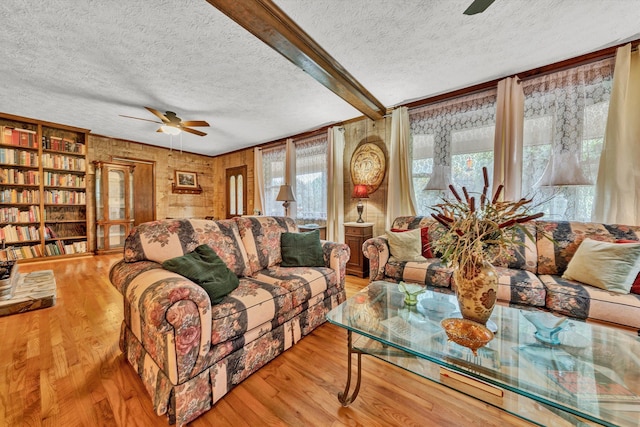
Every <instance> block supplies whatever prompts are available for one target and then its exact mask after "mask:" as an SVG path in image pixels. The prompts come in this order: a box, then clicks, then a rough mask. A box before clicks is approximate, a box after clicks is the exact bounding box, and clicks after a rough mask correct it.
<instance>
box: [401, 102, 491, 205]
mask: <svg viewBox="0 0 640 427" xmlns="http://www.w3.org/2000/svg"><path fill="white" fill-rule="evenodd" d="M495 114H496V90H495V89H491V90H487V91H483V92H479V93H476V94H472V95H467V96H463V97H459V98H454V99H450V100H446V101H442V102H438V103H434V104H430V105H426V106H424V107H419V108H416V109H412V110H411V111H409V121H410V128H411V149H412V158H413V162H412V170H413V187H414V190H415V198H416V203H417V206H416V208H417V211H418V213H419V214H421V215H428V214H429V213H430V212H431V210H430V207H431V206H433V205H434V204H436V203H439V202H440V200H441V197H443V196H446V195H448V194H449V190H448V189H447V186H448V184H450V183H453V184H454V185H456V187H457V188H460V186H463V185H464V186H465V187H466V188H467V189H468V190H469V191H470V192H481V191H482V187H483V184H484V178H483V175H482V167H483V166H486V167H487V169H488V171H489V177H490V178H491V177H492V176H493V145H494V131H495V122H496V118H495ZM434 181H437V184H436V185H433V183H434ZM430 183H431V185H430Z"/></svg>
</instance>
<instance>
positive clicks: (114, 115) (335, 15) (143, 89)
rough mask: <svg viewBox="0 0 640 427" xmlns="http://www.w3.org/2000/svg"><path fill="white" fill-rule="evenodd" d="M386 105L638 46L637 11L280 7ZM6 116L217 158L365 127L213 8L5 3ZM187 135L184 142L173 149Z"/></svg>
mask: <svg viewBox="0 0 640 427" xmlns="http://www.w3.org/2000/svg"><path fill="white" fill-rule="evenodd" d="M275 2H276V3H277V4H278V5H279V6H280V7H281V8H282V9H283V10H284V11H285V12H286V13H287V14H288V15H289V16H291V18H292V19H293V20H294V21H296V22H297V23H298V24H299V25H300V26H301V27H302V28H304V29H305V30H306V31H307V32H308V33H309V35H310V36H311V37H313V38H314V39H315V40H316V41H317V42H318V43H319V44H320V45H321V46H323V48H324V49H325V50H326V51H328V52H329V53H330V54H331V55H332V56H333V57H334V58H335V59H336V60H338V62H340V63H341V64H342V65H343V66H344V67H345V68H346V69H347V70H348V71H349V72H350V73H351V74H352V75H353V76H354V77H355V78H356V79H358V80H359V81H360V83H362V84H363V85H364V86H365V87H366V88H367V89H368V90H369V91H370V92H371V93H372V94H373V95H374V96H375V97H376V98H378V99H379V100H380V101H381V102H382V103H383V104H385V105H386V106H394V105H397V104H400V103H403V102H405V101H407V100H411V99H416V98H424V97H427V96H431V95H435V94H438V93H444V92H448V91H451V90H454V89H457V88H461V87H465V86H469V85H472V84H474V83H479V82H483V81H487V80H492V79H494V78H498V77H502V76H505V75H510V74H514V73H516V72H518V71H524V70H528V69H531V68H535V67H537V66H540V65H545V64H549V63H552V62H556V61H559V60H562V59H566V58H570V57H574V56H577V55H580V54H583V53H587V52H591V51H594V50H597V49H600V48H603V47H606V46H610V45H615V44H618V43H621V42H623V41H626V40H634V39H637V38H640V34H639V29H638V28H639V27H638V22H640V20H639V18H640V8H639V7H638V1H637V0H563V1H557V0H536V1H529V0H498V1H496V2H495V3H494V4H493V5H492V6H491V7H489V9H487V11H486V12H484V13H482V14H479V15H474V16H466V15H463V14H462V11H464V9H465V8H466V7H467V6H468V5H469V4H470V3H471V0H431V1H428V0H403V1H401V2H398V1H389V0H387V1H383V0H349V1H344V0H314V1H308V0H275ZM0 20H1V22H2V25H0V40H1V41H2V42H1V43H0V79H1V80H0V111H2V112H6V113H10V114H16V115H21V116H27V117H33V118H37V119H40V120H46V121H52V122H57V123H63V124H69V125H72V126H78V127H83V128H88V129H91V131H92V132H94V133H97V134H101V135H106V136H112V137H116V138H122V139H128V140H133V141H139V142H144V143H147V144H153V145H158V146H167V147H168V146H169V142H170V140H169V136H168V135H165V134H159V133H156V132H155V130H156V129H157V125H155V124H154V123H149V122H145V121H140V120H133V119H127V118H122V117H120V116H119V115H121V114H122V115H129V116H135V117H140V118H145V119H150V120H154V119H155V117H154V116H153V115H151V114H150V113H149V112H147V111H146V110H145V109H144V108H143V106H149V107H153V108H156V109H158V110H160V111H167V110H171V111H175V112H176V113H177V114H178V116H180V117H181V118H182V119H184V120H206V121H208V122H209V123H210V124H211V125H212V126H211V127H210V128H200V129H201V130H203V131H205V132H207V133H208V135H207V136H205V137H197V136H195V135H189V134H184V136H183V140H182V145H183V149H184V150H185V151H190V152H194V153H202V154H208V155H216V154H221V153H225V152H229V151H233V150H236V149H239V148H243V147H247V146H252V145H255V144H258V143H261V142H266V141H271V140H274V139H278V138H282V137H286V136H289V135H293V134H296V133H300V132H304V131H307V130H310V129H314V128H317V127H320V126H322V125H324V124H327V123H333V122H338V121H342V120H346V119H350V118H353V117H358V116H361V113H359V112H358V111H357V110H355V109H354V108H352V107H351V106H350V105H348V104H347V103H346V102H344V101H343V100H342V99H341V98H339V97H337V96H336V95H334V94H333V93H332V92H330V91H329V90H328V89H326V88H325V87H324V86H322V85H320V84H319V83H317V82H316V81H315V80H313V79H312V78H311V77H309V76H308V75H307V74H305V73H304V72H303V71H302V70H300V69H298V68H297V67H295V66H294V65H293V64H291V63H290V62H288V61H287V60H286V59H285V58H284V57H282V56H280V55H279V54H278V53H276V52H275V51H273V50H272V49H271V48H269V47H267V46H266V45H264V44H263V43H262V42H260V41H259V40H257V39H255V38H254V37H253V36H252V35H250V34H249V33H247V32H246V31H245V30H244V29H242V28H240V27H239V26H238V25H237V24H235V23H234V22H233V21H231V20H230V19H229V18H227V17H226V16H224V15H223V14H222V13H220V12H219V11H218V10H217V9H215V8H214V7H212V6H211V5H209V4H208V3H207V2H206V1H204V0H199V1H194V0H174V1H170V0H139V1H133V2H132V1H130V0H113V1H104V0H83V1H76V0H49V1H46V2H42V1H36V0H4V1H3V2H1V3H0ZM179 144H180V137H174V139H173V145H174V147H176V146H178V145H179Z"/></svg>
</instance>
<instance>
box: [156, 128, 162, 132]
mask: <svg viewBox="0 0 640 427" xmlns="http://www.w3.org/2000/svg"><path fill="white" fill-rule="evenodd" d="M156 132H160V133H164V131H163V130H162V128H158V130H157V131H156Z"/></svg>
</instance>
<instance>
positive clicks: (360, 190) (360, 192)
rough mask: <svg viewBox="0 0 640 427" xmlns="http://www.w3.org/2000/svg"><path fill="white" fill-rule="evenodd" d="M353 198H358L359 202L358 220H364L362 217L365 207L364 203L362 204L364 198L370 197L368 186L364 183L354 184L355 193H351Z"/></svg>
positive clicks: (357, 206)
mask: <svg viewBox="0 0 640 427" xmlns="http://www.w3.org/2000/svg"><path fill="white" fill-rule="evenodd" d="M351 198H352V199H358V204H357V205H356V208H357V210H358V219H357V221H356V222H364V220H363V219H362V211H363V209H364V205H363V204H362V199H368V198H369V191H368V190H367V186H366V185H364V184H356V185H354V186H353V193H351Z"/></svg>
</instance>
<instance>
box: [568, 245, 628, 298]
mask: <svg viewBox="0 0 640 427" xmlns="http://www.w3.org/2000/svg"><path fill="white" fill-rule="evenodd" d="M639 272H640V243H625V244H618V243H609V242H599V241H597V240H592V239H584V240H583V241H582V243H581V244H580V246H579V247H578V250H576V253H575V254H574V255H573V258H571V261H569V265H568V266H567V269H566V270H565V272H564V274H563V275H562V278H564V279H570V280H576V281H578V282H582V283H585V284H587V285H591V286H595V287H596V288H600V289H606V290H609V291H612V292H618V293H622V294H628V293H629V290H630V289H631V285H632V284H633V281H634V280H635V278H636V276H638V273H639Z"/></svg>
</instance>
